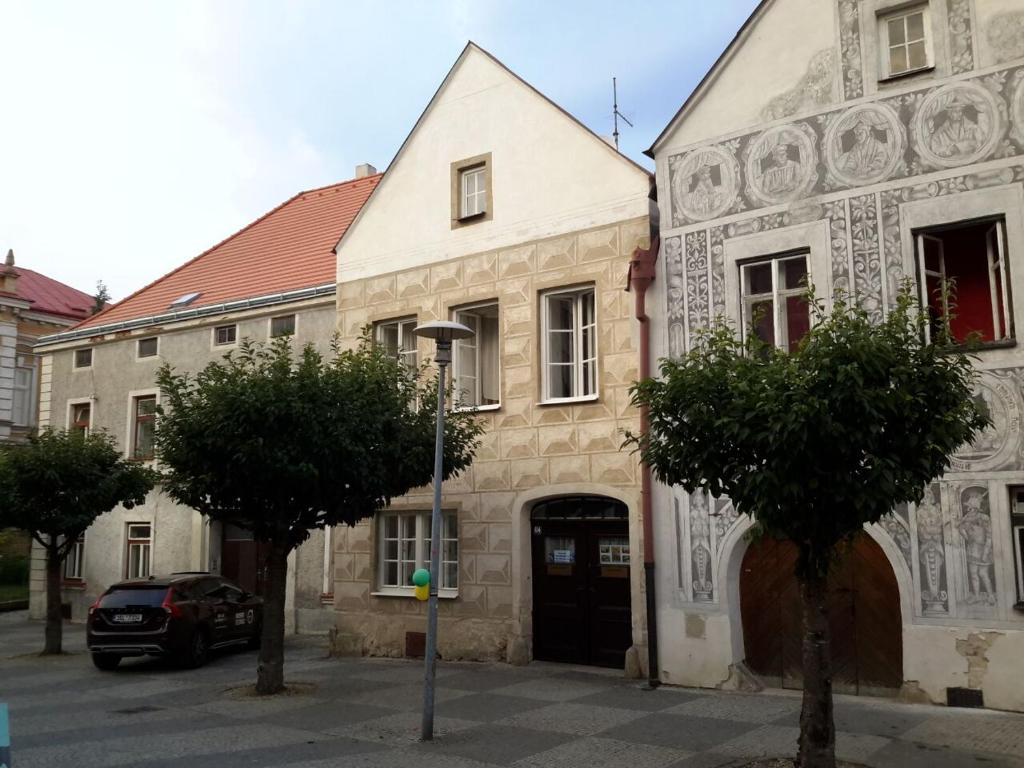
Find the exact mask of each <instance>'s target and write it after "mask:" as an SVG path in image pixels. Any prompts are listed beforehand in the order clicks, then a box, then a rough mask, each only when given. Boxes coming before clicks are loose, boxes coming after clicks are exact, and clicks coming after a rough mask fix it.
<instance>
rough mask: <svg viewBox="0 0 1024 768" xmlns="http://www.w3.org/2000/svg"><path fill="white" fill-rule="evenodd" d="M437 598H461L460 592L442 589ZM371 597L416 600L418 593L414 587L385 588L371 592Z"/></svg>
mask: <svg viewBox="0 0 1024 768" xmlns="http://www.w3.org/2000/svg"><path fill="white" fill-rule="evenodd" d="M437 596H438V598H439V599H441V600H454V599H455V598H457V597H458V596H459V590H457V589H440V590H438V592H437ZM370 597H405V598H410V599H414V598H415V597H416V593H415V592H414V591H413V588H412V587H408V588H406V587H384V588H382V589H379V590H377V591H376V592H371V593H370ZM424 602H425V601H424Z"/></svg>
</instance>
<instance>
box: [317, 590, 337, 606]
mask: <svg viewBox="0 0 1024 768" xmlns="http://www.w3.org/2000/svg"><path fill="white" fill-rule="evenodd" d="M320 605H334V594H333V593H331V592H324V593H323V594H322V595H320Z"/></svg>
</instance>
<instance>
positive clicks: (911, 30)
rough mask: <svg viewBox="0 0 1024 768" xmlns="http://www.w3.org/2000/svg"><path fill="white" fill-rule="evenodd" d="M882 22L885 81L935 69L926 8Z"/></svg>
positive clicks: (892, 15) (906, 10)
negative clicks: (933, 67)
mask: <svg viewBox="0 0 1024 768" xmlns="http://www.w3.org/2000/svg"><path fill="white" fill-rule="evenodd" d="M879 22H880V26H881V30H880V34H879V38H880V40H881V41H882V43H883V45H882V76H883V78H889V77H899V76H900V75H906V74H910V73H912V72H919V71H921V70H925V69H929V68H930V67H931V66H932V56H931V41H930V40H929V39H928V6H927V5H915V6H913V7H910V8H903V9H902V10H900V11H897V12H895V13H890V14H886V15H885V16H882V17H880V18H879Z"/></svg>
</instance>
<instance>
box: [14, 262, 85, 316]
mask: <svg viewBox="0 0 1024 768" xmlns="http://www.w3.org/2000/svg"><path fill="white" fill-rule="evenodd" d="M14 271H15V272H17V273H18V290H17V294H15V296H14V297H15V298H19V299H24V300H25V301H30V302H32V311H33V312H45V313H47V314H51V315H60V316H61V317H69V318H72V319H75V320H81V319H82V318H86V317H88V316H89V312H91V311H92V306H93V303H94V302H95V299H93V297H92V296H90V295H89V294H88V293H84V292H82V291H79V290H77V289H75V288H72V287H71V286H70V285H65V284H64V283H61V282H58V281H57V280H54V279H53V278H52V277H47V276H46V275H41V274H39V273H38V272H36V271H35V270H32V269H25V268H24V267H17V266H16V267H14ZM7 295H10V294H7Z"/></svg>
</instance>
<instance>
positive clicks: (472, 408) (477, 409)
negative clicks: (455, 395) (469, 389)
mask: <svg viewBox="0 0 1024 768" xmlns="http://www.w3.org/2000/svg"><path fill="white" fill-rule="evenodd" d="M452 410H454V411H456V412H458V413H487V412H488V411H500V410H501V403H494V405H467V406H461V405H457V406H455V407H454V408H453V409H452Z"/></svg>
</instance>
